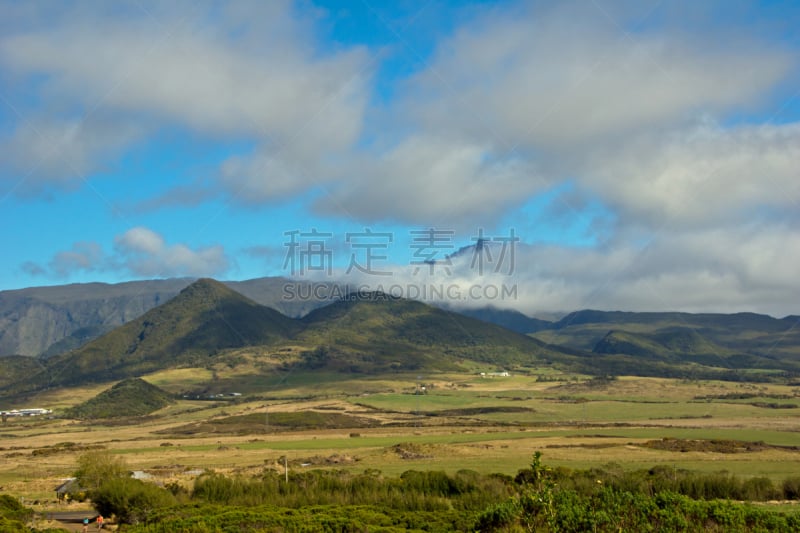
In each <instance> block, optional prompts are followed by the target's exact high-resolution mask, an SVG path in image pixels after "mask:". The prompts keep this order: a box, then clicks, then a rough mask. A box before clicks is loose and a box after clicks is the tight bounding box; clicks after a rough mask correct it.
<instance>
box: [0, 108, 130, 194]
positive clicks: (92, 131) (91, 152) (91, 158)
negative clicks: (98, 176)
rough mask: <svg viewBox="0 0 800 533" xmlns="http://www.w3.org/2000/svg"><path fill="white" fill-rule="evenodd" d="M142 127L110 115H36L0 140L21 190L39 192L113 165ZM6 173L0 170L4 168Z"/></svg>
mask: <svg viewBox="0 0 800 533" xmlns="http://www.w3.org/2000/svg"><path fill="white" fill-rule="evenodd" d="M140 137H141V131H140V130H139V129H138V128H137V127H136V126H135V125H133V124H129V123H125V122H123V123H116V122H114V121H112V120H109V118H108V117H103V116H94V117H90V118H89V119H88V120H80V119H77V118H76V119H63V120H61V119H52V118H50V119H47V118H43V117H36V118H34V119H31V120H27V121H24V122H22V123H21V124H19V125H18V127H17V128H16V130H15V131H14V132H13V133H11V134H10V135H8V136H7V137H6V138H5V139H3V142H2V143H1V144H0V158H2V160H3V161H4V162H5V165H8V166H9V167H10V169H11V170H13V172H14V173H15V175H16V177H15V178H13V179H12V181H14V182H17V183H19V185H18V192H19V193H22V194H37V193H39V192H42V191H43V190H46V189H47V188H49V187H60V188H72V187H75V186H76V185H77V184H80V183H81V182H82V181H83V180H84V179H87V178H88V177H89V176H90V175H91V174H92V173H94V172H97V171H99V170H103V169H104V167H106V166H109V165H113V163H111V161H112V158H113V157H115V156H118V155H119V154H120V152H121V151H122V149H123V148H124V147H126V146H127V145H129V144H131V143H133V142H136V141H137V140H138V139H139V138H140ZM0 175H2V174H0Z"/></svg>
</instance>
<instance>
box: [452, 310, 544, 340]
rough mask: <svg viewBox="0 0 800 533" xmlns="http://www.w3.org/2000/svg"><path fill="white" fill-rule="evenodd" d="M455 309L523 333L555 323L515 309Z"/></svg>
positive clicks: (535, 330)
mask: <svg viewBox="0 0 800 533" xmlns="http://www.w3.org/2000/svg"><path fill="white" fill-rule="evenodd" d="M454 311H455V312H457V313H461V314H462V315H466V316H469V317H472V318H477V319H478V320H483V321H484V322H490V323H492V324H496V325H498V326H502V327H504V328H506V329H510V330H511V331H516V332H517V333H522V334H527V333H536V332H537V331H541V330H543V329H550V328H552V327H553V323H552V322H550V321H548V320H540V319H538V318H532V317H529V316H527V315H524V314H522V313H520V312H519V311H514V310H513V309H498V308H496V307H481V308H477V309H460V310H454Z"/></svg>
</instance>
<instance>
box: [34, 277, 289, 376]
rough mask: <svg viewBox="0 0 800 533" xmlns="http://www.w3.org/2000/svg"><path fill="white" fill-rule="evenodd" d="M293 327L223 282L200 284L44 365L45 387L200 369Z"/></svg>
mask: <svg viewBox="0 0 800 533" xmlns="http://www.w3.org/2000/svg"><path fill="white" fill-rule="evenodd" d="M297 330H298V324H297V323H296V322H295V321H294V320H292V319H290V318H288V317H286V316H284V315H282V314H280V313H279V312H277V311H275V310H274V309H270V308H269V307H264V306H261V305H259V304H257V303H255V302H253V301H252V300H250V299H248V298H246V297H244V296H242V295H241V294H239V293H237V292H234V291H233V290H231V289H229V288H228V287H226V286H225V285H223V284H222V283H219V282H217V281H214V280H210V279H201V280H198V281H196V282H194V283H193V284H191V285H189V286H188V287H186V288H185V289H183V290H182V291H181V292H180V293H179V294H178V295H177V296H176V297H175V298H173V299H172V300H170V301H168V302H167V303H165V304H163V305H161V306H159V307H156V308H154V309H151V310H150V311H148V312H147V313H145V314H144V315H143V316H141V317H140V318H137V319H135V320H132V321H131V322H128V323H127V324H125V325H123V326H120V327H119V328H117V329H115V330H114V331H112V332H110V333H108V334H106V335H103V336H102V337H100V338H98V339H95V340H94V341H92V342H90V343H88V344H86V345H85V346H83V347H82V348H80V349H78V350H74V351H72V352H69V353H67V354H63V355H59V356H56V357H53V358H52V359H49V360H48V361H47V378H48V380H49V383H50V385H65V384H71V383H76V382H79V381H81V380H91V381H110V380H113V379H121V378H126V377H131V376H134V375H141V374H143V373H146V372H151V371H155V370H159V369H162V368H169V367H172V366H175V365H177V364H190V365H191V364H202V362H203V360H204V359H205V358H207V357H208V356H210V355H214V354H216V353H219V352H221V351H223V350H225V349H229V348H238V347H243V346H256V345H264V344H271V343H274V342H276V341H279V340H282V339H286V338H288V337H290V336H291V335H293V334H294V333H296V332H297Z"/></svg>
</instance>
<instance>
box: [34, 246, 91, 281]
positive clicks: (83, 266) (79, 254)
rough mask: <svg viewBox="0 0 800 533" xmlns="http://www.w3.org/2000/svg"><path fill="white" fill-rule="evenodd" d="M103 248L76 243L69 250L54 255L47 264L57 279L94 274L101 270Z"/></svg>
mask: <svg viewBox="0 0 800 533" xmlns="http://www.w3.org/2000/svg"><path fill="white" fill-rule="evenodd" d="M103 262H104V254H103V248H102V247H101V246H100V245H99V244H97V243H96V242H76V243H75V244H73V245H72V248H71V249H70V250H65V251H61V252H58V253H56V254H55V255H54V256H53V259H51V260H50V263H49V264H48V266H49V268H50V271H51V272H52V273H53V274H54V275H55V276H56V277H58V278H68V277H69V276H70V275H71V274H73V273H76V272H81V271H83V272H94V271H97V270H100V269H102V268H103Z"/></svg>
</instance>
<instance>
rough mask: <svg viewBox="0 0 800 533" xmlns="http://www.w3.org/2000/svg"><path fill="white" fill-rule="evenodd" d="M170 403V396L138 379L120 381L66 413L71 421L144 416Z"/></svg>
mask: <svg viewBox="0 0 800 533" xmlns="http://www.w3.org/2000/svg"><path fill="white" fill-rule="evenodd" d="M172 402H173V399H172V396H170V395H169V394H167V393H166V392H164V391H163V390H161V389H159V388H158V387H156V386H155V385H151V384H150V383H148V382H146V381H145V380H143V379H140V378H130V379H125V380H123V381H120V382H119V383H117V384H116V385H114V386H113V387H111V388H110V389H107V390H104V391H103V392H101V393H100V394H98V395H97V396H95V397H94V398H92V399H90V400H87V401H85V402H83V403H82V404H79V405H76V406H75V407H73V408H72V409H70V410H69V412H68V413H67V415H68V416H71V417H73V418H88V419H97V418H122V417H130V416H144V415H148V414H150V413H152V412H153V411H157V410H159V409H161V408H162V407H166V406H167V405H169V404H171V403H172Z"/></svg>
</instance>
